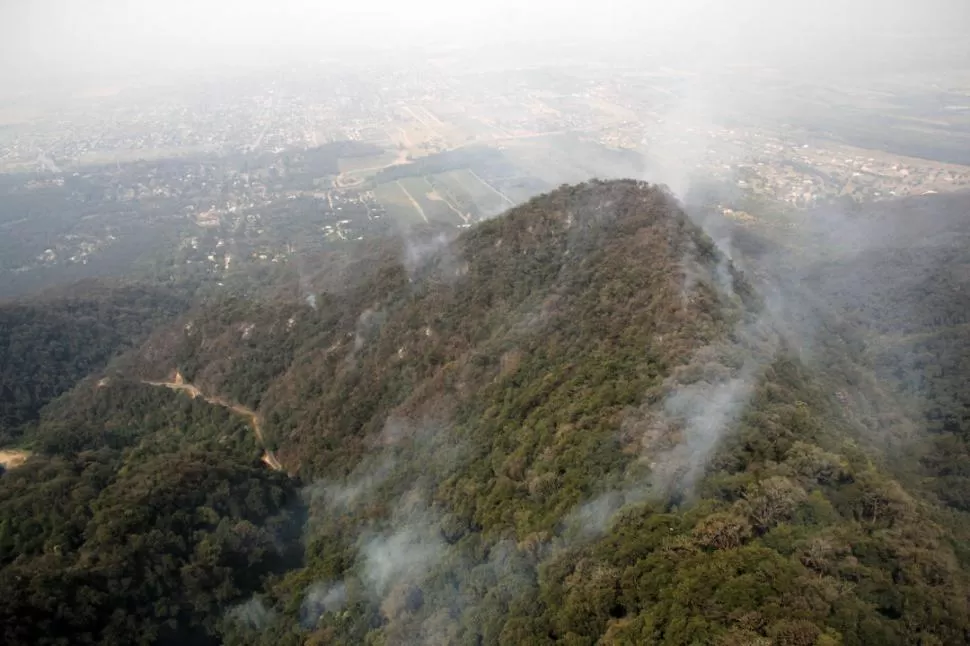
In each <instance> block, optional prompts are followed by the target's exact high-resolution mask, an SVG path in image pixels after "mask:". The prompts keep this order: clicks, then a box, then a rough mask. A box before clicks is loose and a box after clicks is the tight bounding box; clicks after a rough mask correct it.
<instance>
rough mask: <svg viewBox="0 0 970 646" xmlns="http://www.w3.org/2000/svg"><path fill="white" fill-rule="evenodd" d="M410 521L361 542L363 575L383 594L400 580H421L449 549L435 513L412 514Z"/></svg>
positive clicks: (377, 591) (414, 581)
mask: <svg viewBox="0 0 970 646" xmlns="http://www.w3.org/2000/svg"><path fill="white" fill-rule="evenodd" d="M406 522H407V524H406V525H404V526H402V527H400V528H398V529H397V530H395V531H394V532H392V533H391V534H387V535H379V536H373V537H370V538H367V539H365V540H364V541H363V542H362V544H361V547H360V555H361V557H362V560H363V567H364V570H363V579H364V581H365V582H366V583H367V584H368V585H369V586H370V588H371V589H372V590H373V591H374V592H375V593H377V594H378V595H380V596H383V595H385V594H386V593H387V592H388V591H389V590H390V588H391V586H392V585H395V584H397V583H419V582H420V581H421V580H423V579H424V577H425V575H426V574H427V573H428V570H429V569H430V568H431V567H433V566H434V565H435V564H436V563H437V562H438V561H439V560H440V559H441V557H442V554H443V553H444V551H445V549H446V544H445V542H444V539H442V537H441V533H440V532H439V531H438V523H437V522H435V519H434V517H433V516H432V515H431V514H428V513H422V514H418V515H416V516H410V515H409V516H408V517H407V518H406Z"/></svg>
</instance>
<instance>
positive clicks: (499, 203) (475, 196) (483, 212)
mask: <svg viewBox="0 0 970 646" xmlns="http://www.w3.org/2000/svg"><path fill="white" fill-rule="evenodd" d="M434 181H435V183H436V184H440V185H441V186H442V187H443V192H444V191H446V192H448V193H450V194H452V195H454V197H455V199H456V200H457V201H458V202H459V203H461V202H462V201H467V203H468V204H470V205H472V206H473V209H471V210H473V212H474V213H475V214H476V215H477V216H478V217H491V216H493V215H498V214H499V213H502V212H503V211H505V210H506V209H508V208H509V207H511V206H512V205H513V202H512V200H511V199H507V197H506V196H505V195H503V194H502V193H500V192H499V191H498V190H496V189H495V188H494V187H491V186H489V185H488V184H486V183H484V181H483V180H482V179H481V178H479V176H478V175H476V174H475V173H474V172H472V171H471V170H468V169H462V170H452V171H448V172H445V173H440V174H438V175H435V177H434Z"/></svg>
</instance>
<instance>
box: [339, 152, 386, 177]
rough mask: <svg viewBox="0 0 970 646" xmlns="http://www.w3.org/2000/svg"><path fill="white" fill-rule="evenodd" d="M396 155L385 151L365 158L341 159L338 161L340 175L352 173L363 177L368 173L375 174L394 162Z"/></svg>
mask: <svg viewBox="0 0 970 646" xmlns="http://www.w3.org/2000/svg"><path fill="white" fill-rule="evenodd" d="M396 158H397V153H396V152H393V151H387V152H385V153H382V154H380V155H368V156H366V157H341V158H340V160H339V161H338V165H339V167H340V172H341V173H352V174H354V175H358V174H359V175H365V174H368V172H370V173H371V174H373V173H376V172H377V171H379V170H381V169H382V168H384V167H385V166H387V165H389V164H391V163H393V162H394V160H395V159H396Z"/></svg>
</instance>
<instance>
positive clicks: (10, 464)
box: [0, 449, 30, 469]
mask: <svg viewBox="0 0 970 646" xmlns="http://www.w3.org/2000/svg"><path fill="white" fill-rule="evenodd" d="M29 457H30V453H29V452H28V451H19V450H16V449H5V450H3V451H0V466H2V467H3V468H4V469H16V468H17V467H19V466H20V465H21V464H23V463H24V462H26V461H27V458H29Z"/></svg>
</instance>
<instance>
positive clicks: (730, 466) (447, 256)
mask: <svg viewBox="0 0 970 646" xmlns="http://www.w3.org/2000/svg"><path fill="white" fill-rule="evenodd" d="M307 282H308V283H310V284H311V285H312V290H313V296H314V297H315V299H311V300H309V301H308V300H306V299H305V298H304V296H305V295H304V294H303V293H302V291H301V292H300V293H299V294H297V293H295V292H294V290H293V289H292V288H291V287H290V286H281V288H280V291H279V293H278V296H277V297H275V298H270V297H266V296H265V293H266V292H265V291H264V292H261V296H260V298H259V299H255V298H246V297H241V296H238V295H237V296H234V297H226V298H222V299H214V300H211V301H210V302H207V303H204V304H198V305H197V306H196V307H195V308H194V309H193V310H192V311H191V312H189V313H188V314H187V315H186V316H185V317H183V318H182V319H180V320H179V321H178V323H177V324H176V325H171V326H166V327H164V328H162V329H160V330H157V331H156V332H155V333H154V334H153V335H152V336H151V338H149V339H148V340H147V341H146V342H145V343H144V344H143V345H142V346H141V347H140V348H139V349H138V350H137V351H135V352H132V353H129V354H128V355H127V356H125V357H124V358H123V359H122V360H121V361H119V362H117V363H116V364H114V366H113V367H112V369H111V374H110V375H109V379H108V380H107V381H106V382H98V381H97V380H96V379H92V380H90V381H87V382H84V383H82V384H80V385H79V386H78V387H76V388H75V389H74V390H73V391H72V392H71V393H69V394H68V395H65V396H64V397H62V398H61V399H59V400H57V401H55V402H54V403H52V404H51V405H49V406H48V407H47V408H46V409H45V410H44V412H43V414H42V415H41V417H40V420H39V421H38V423H37V424H36V425H35V426H34V427H32V428H31V429H30V431H29V433H28V435H27V436H26V437H25V441H27V442H30V443H32V446H33V448H34V449H35V451H37V452H38V453H39V454H40V455H39V456H35V457H34V458H32V460H30V461H28V463H27V465H25V466H24V467H21V468H20V469H18V470H14V471H11V472H9V473H8V474H6V475H4V476H3V477H2V478H0V519H8V518H9V519H13V520H10V522H8V523H7V524H6V525H4V530H3V531H4V532H5V533H4V534H3V535H2V536H0V549H4V550H6V551H3V552H0V555H3V556H2V558H6V559H7V561H6V562H5V563H4V567H3V569H2V570H0V585H2V586H4V587H3V589H0V594H3V595H7V597H6V598H10V599H12V600H13V602H12V606H11V607H12V608H13V610H12V611H11V612H9V613H7V614H6V615H4V616H3V617H2V619H0V627H2V628H3V629H4V630H6V633H5V635H7V636H8V637H9V640H10V641H11V643H39V642H44V640H45V639H46V640H47V641H48V643H55V642H56V640H58V639H61V638H62V637H64V636H65V635H67V634H68V633H69V632H71V631H74V632H76V633H77V634H78V635H83V636H84V639H86V640H88V641H97V640H101V641H103V642H105V643H135V642H140V643H172V642H174V641H192V640H196V641H198V642H199V643H209V642H212V643H215V642H216V641H221V642H222V643H226V644H274V645H275V644H373V645H378V644H475V645H479V644H502V645H513V644H557V643H562V644H589V645H593V644H670V645H673V644H724V645H735V644H737V645H740V644H766V645H767V644H778V645H782V646H789V645H791V646H801V645H806V646H809V645H817V646H823V645H833V644H845V645H863V644H875V643H878V644H959V643H966V642H967V641H970V633H968V630H970V620H968V619H967V617H968V616H970V613H968V610H970V608H968V607H967V598H968V596H967V593H968V591H970V590H968V577H967V565H968V556H970V552H968V551H967V549H966V543H965V541H964V540H963V538H962V536H964V535H965V534H964V533H963V532H962V530H961V528H962V527H967V525H966V524H965V522H964V521H963V520H962V517H961V516H960V515H959V512H953V513H950V512H946V513H944V511H943V510H942V508H941V507H939V506H938V505H937V501H936V499H935V497H933V496H924V495H923V493H924V491H926V490H928V489H932V487H925V486H923V484H926V483H922V484H921V485H920V486H915V487H914V486H911V482H910V480H908V479H907V480H904V481H903V482H906V485H905V486H904V485H903V484H901V481H900V480H897V479H896V478H895V477H894V472H893V471H892V470H891V469H890V468H889V467H887V466H886V465H887V464H889V462H888V461H887V460H885V459H884V457H885V456H884V455H883V454H882V453H881V452H880V450H879V447H880V445H881V444H882V442H881V441H880V437H881V436H880V435H879V434H880V433H881V432H882V431H883V425H881V424H880V423H878V421H879V420H884V419H896V418H900V419H901V418H903V417H904V416H905V414H906V413H907V412H908V409H907V408H906V407H905V406H904V405H902V404H900V406H899V407H898V408H895V407H893V406H892V402H891V397H888V396H882V395H880V396H879V397H876V396H874V395H873V392H875V391H876V390H877V389H876V388H875V386H872V385H871V384H870V382H869V381H865V380H864V379H863V377H864V378H865V379H870V378H871V379H876V377H874V376H872V375H869V374H868V373H866V369H867V366H866V365H864V359H865V358H866V356H865V353H864V352H863V351H862V350H860V349H859V348H857V347H856V346H855V345H852V349H851V352H849V353H848V354H847V356H843V357H838V358H837V361H836V365H839V366H841V365H842V363H839V362H843V363H845V364H846V365H847V366H849V368H851V370H849V368H846V370H845V371H843V372H844V373H845V374H844V375H841V376H840V377H839V381H838V383H837V384H836V383H835V382H834V381H833V377H831V376H830V375H829V373H828V372H827V371H826V370H824V369H822V368H820V367H819V365H820V364H823V363H825V362H824V361H821V360H820V359H821V358H824V357H826V356H827V357H831V358H832V359H833V360H835V359H836V357H835V354H836V353H837V352H839V351H840V349H841V348H843V347H849V345H851V344H850V341H851V338H850V336H851V335H849V334H848V333H847V335H846V337H845V338H844V339H841V338H840V340H839V342H838V343H831V344H823V345H818V344H814V343H813V344H810V345H811V347H812V348H813V349H814V351H815V353H816V356H813V357H809V356H808V355H807V353H806V352H805V348H803V347H802V340H801V339H799V338H798V335H797V334H794V333H793V331H795V330H801V326H794V327H792V326H789V325H787V323H788V320H787V319H786V318H785V316H786V314H785V312H787V311H788V310H790V309H792V308H790V307H789V308H786V307H782V306H779V303H778V302H777V301H776V299H777V298H779V295H778V294H774V293H772V294H764V295H762V294H759V293H757V291H756V289H755V288H753V287H752V285H751V283H750V282H749V280H748V279H747V278H745V277H744V276H743V275H742V274H741V273H740V272H738V271H736V270H735V268H734V265H733V264H732V263H731V262H730V261H729V260H728V259H727V257H726V256H725V255H724V254H723V253H722V252H721V251H719V250H718V248H717V247H716V246H715V245H714V243H713V242H712V240H711V239H710V238H709V237H708V236H707V235H705V233H703V232H702V230H701V229H700V228H699V227H698V226H696V225H695V224H694V223H692V222H691V220H690V219H689V218H688V217H687V216H686V215H685V214H684V213H683V211H682V210H681V209H680V207H679V206H678V204H677V203H676V201H675V200H674V199H673V198H671V197H670V196H669V194H667V193H666V192H664V191H663V190H661V189H659V188H657V187H654V186H649V185H647V184H644V183H642V182H634V181H617V182H590V183H587V184H583V185H580V186H575V187H563V188H560V189H559V190H557V191H554V192H553V193H551V194H548V195H544V196H540V197H538V198H535V199H533V200H532V201H530V202H528V203H527V204H524V205H522V206H520V207H517V208H515V209H513V210H512V211H510V212H509V213H507V214H505V215H504V216H501V217H499V218H496V219H494V220H491V221H488V222H485V223H481V224H479V225H477V226H476V227H474V228H472V229H470V230H469V231H467V232H465V233H463V234H462V235H460V236H458V237H457V238H454V239H449V238H445V237H435V236H433V235H430V236H424V235H423V236H414V237H412V238H410V239H406V240H404V241H401V242H399V243H375V244H373V245H370V246H368V247H362V248H361V249H360V250H359V254H358V255H357V256H356V257H355V258H353V259H349V260H343V261H341V262H340V263H339V268H336V269H335V268H331V271H329V272H328V273H327V274H326V275H324V276H317V277H313V278H312V279H310V280H308V281H307ZM830 284H831V283H826V285H830ZM303 287H304V286H303V285H302V282H301V290H302V288H303ZM311 303H312V304H314V305H315V307H313V306H311ZM833 316H834V317H835V319H837V321H838V322H839V324H840V325H843V324H844V325H849V324H848V323H845V319H846V318H847V315H845V314H844V313H843V312H835V313H833ZM840 317H841V318H840ZM816 327H817V326H816ZM823 329H824V328H817V329H815V331H814V332H813V334H816V335H818V336H822V334H821V333H820V330H823ZM863 349H864V348H863ZM857 364H858V365H857ZM840 369H841V368H840ZM176 371H178V374H179V375H181V376H182V377H184V379H185V380H187V381H188V382H190V383H191V384H193V385H194V386H196V387H198V388H199V389H201V391H202V392H205V393H206V394H207V395H209V396H211V397H213V398H215V397H218V398H219V401H223V402H226V403H235V404H238V405H242V406H247V407H250V408H252V409H254V410H255V412H256V414H257V416H258V418H259V420H260V421H261V428H262V430H263V433H264V434H265V436H266V438H265V439H266V441H267V442H268V443H270V445H271V446H270V448H272V449H274V450H276V453H277V455H278V456H279V457H280V459H281V461H282V463H283V466H284V467H285V469H286V470H287V471H289V472H290V473H291V474H292V477H290V478H287V477H285V476H283V475H282V474H280V473H275V472H272V471H270V470H268V469H267V468H265V467H263V466H258V462H257V460H258V455H259V447H257V446H256V443H255V441H254V440H253V436H252V434H251V433H250V432H249V431H250V429H247V428H240V427H239V424H240V419H239V418H238V417H233V415H232V413H231V411H227V410H226V409H225V408H219V407H212V406H209V405H207V404H204V403H203V402H201V401H200V400H198V399H196V400H190V399H188V398H187V397H185V395H183V394H176V393H174V392H170V391H169V390H167V389H164V388H159V387H157V386H152V385H150V384H146V383H144V381H145V380H147V381H164V380H166V379H169V378H171V377H172V375H174V374H175V373H176ZM853 379H856V383H855V386H854V388H855V389H856V390H858V391H859V392H860V393H861V395H860V396H859V397H856V393H854V392H848V393H846V392H845V389H847V388H850V386H851V384H850V382H851V381H852V380H853ZM99 383H100V384H101V385H100V386H99V385H98V384H99ZM880 384H881V385H882V386H883V387H885V388H886V389H887V391H888V390H889V389H890V388H891V387H895V386H892V385H891V384H889V383H888V382H886V383H882V382H880ZM860 401H864V402H868V405H869V406H870V408H869V409H866V410H863V409H862V408H861V407H860V406H861V405H860V404H859V403H858V402H860ZM886 402H889V403H886ZM884 404H885V405H886V406H887V408H885V409H882V408H880V406H882V405H884ZM860 419H865V420H866V421H868V420H870V419H874V420H877V423H872V424H866V423H860ZM85 460H87V461H91V460H94V461H95V463H96V464H95V466H90V465H89V462H84V461H85ZM937 477H938V475H937V474H928V475H927V478H928V480H929V481H930V484H932V482H934V481H935V480H934V479H935V478H937ZM296 478H299V480H296ZM297 483H299V484H300V487H301V492H302V494H301V497H300V502H299V504H297V502H296V501H294V500H291V498H290V496H289V493H288V491H289V488H291V487H295V486H297ZM156 496H157V497H158V499H157V500H156ZM24 501H32V502H30V503H26V502H24ZM42 508H43V509H47V508H49V509H51V510H54V511H55V513H54V514H53V515H52V517H51V518H52V520H50V521H39V520H37V519H34V516H35V515H37V513H38V511H37V510H39V509H42ZM149 509H150V510H151V511H149ZM304 510H305V512H306V514H307V516H306V519H305V522H304V523H303V526H302V534H301V536H300V538H299V540H294V539H293V538H292V537H289V536H287V531H286V528H288V527H290V523H291V522H292V521H293V520H294V515H295V514H297V512H298V513H299V514H302V513H303V511H304ZM948 514H949V515H948ZM246 523H249V524H250V525H252V526H253V527H250V525H247V524H246ZM2 546H7V547H2ZM293 548H297V551H298V552H299V553H300V554H301V555H302V558H301V559H300V560H299V562H295V561H294V562H291V561H289V559H290V556H291V554H292V553H291V551H290V550H291V549H293ZM116 551H117V552H120V553H122V554H124V555H126V556H125V557H121V558H117V557H115V556H112V555H113V554H114V553H115V552H116ZM284 566H285V567H286V570H285V571H283V569H282V568H283V567H284ZM63 577H74V578H71V579H70V580H69V581H67V582H66V583H65V581H64V579H63ZM25 581H26V582H28V583H29V585H27V586H23V582H25ZM18 585H20V586H21V587H20V588H18V587H17V586H18ZM7 588H10V590H9V592H7ZM75 590H77V591H79V592H77V593H76V594H75V592H73V591H75ZM210 590H211V591H213V592H208V591H210ZM74 599H83V600H84V603H78V602H77V601H74ZM75 609H77V610H76V611H75ZM22 617H31V618H32V619H31V621H30V622H24V621H22V620H21V619H20V618H22ZM32 626H40V627H42V628H41V629H34V628H32ZM82 641H83V640H82Z"/></svg>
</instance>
